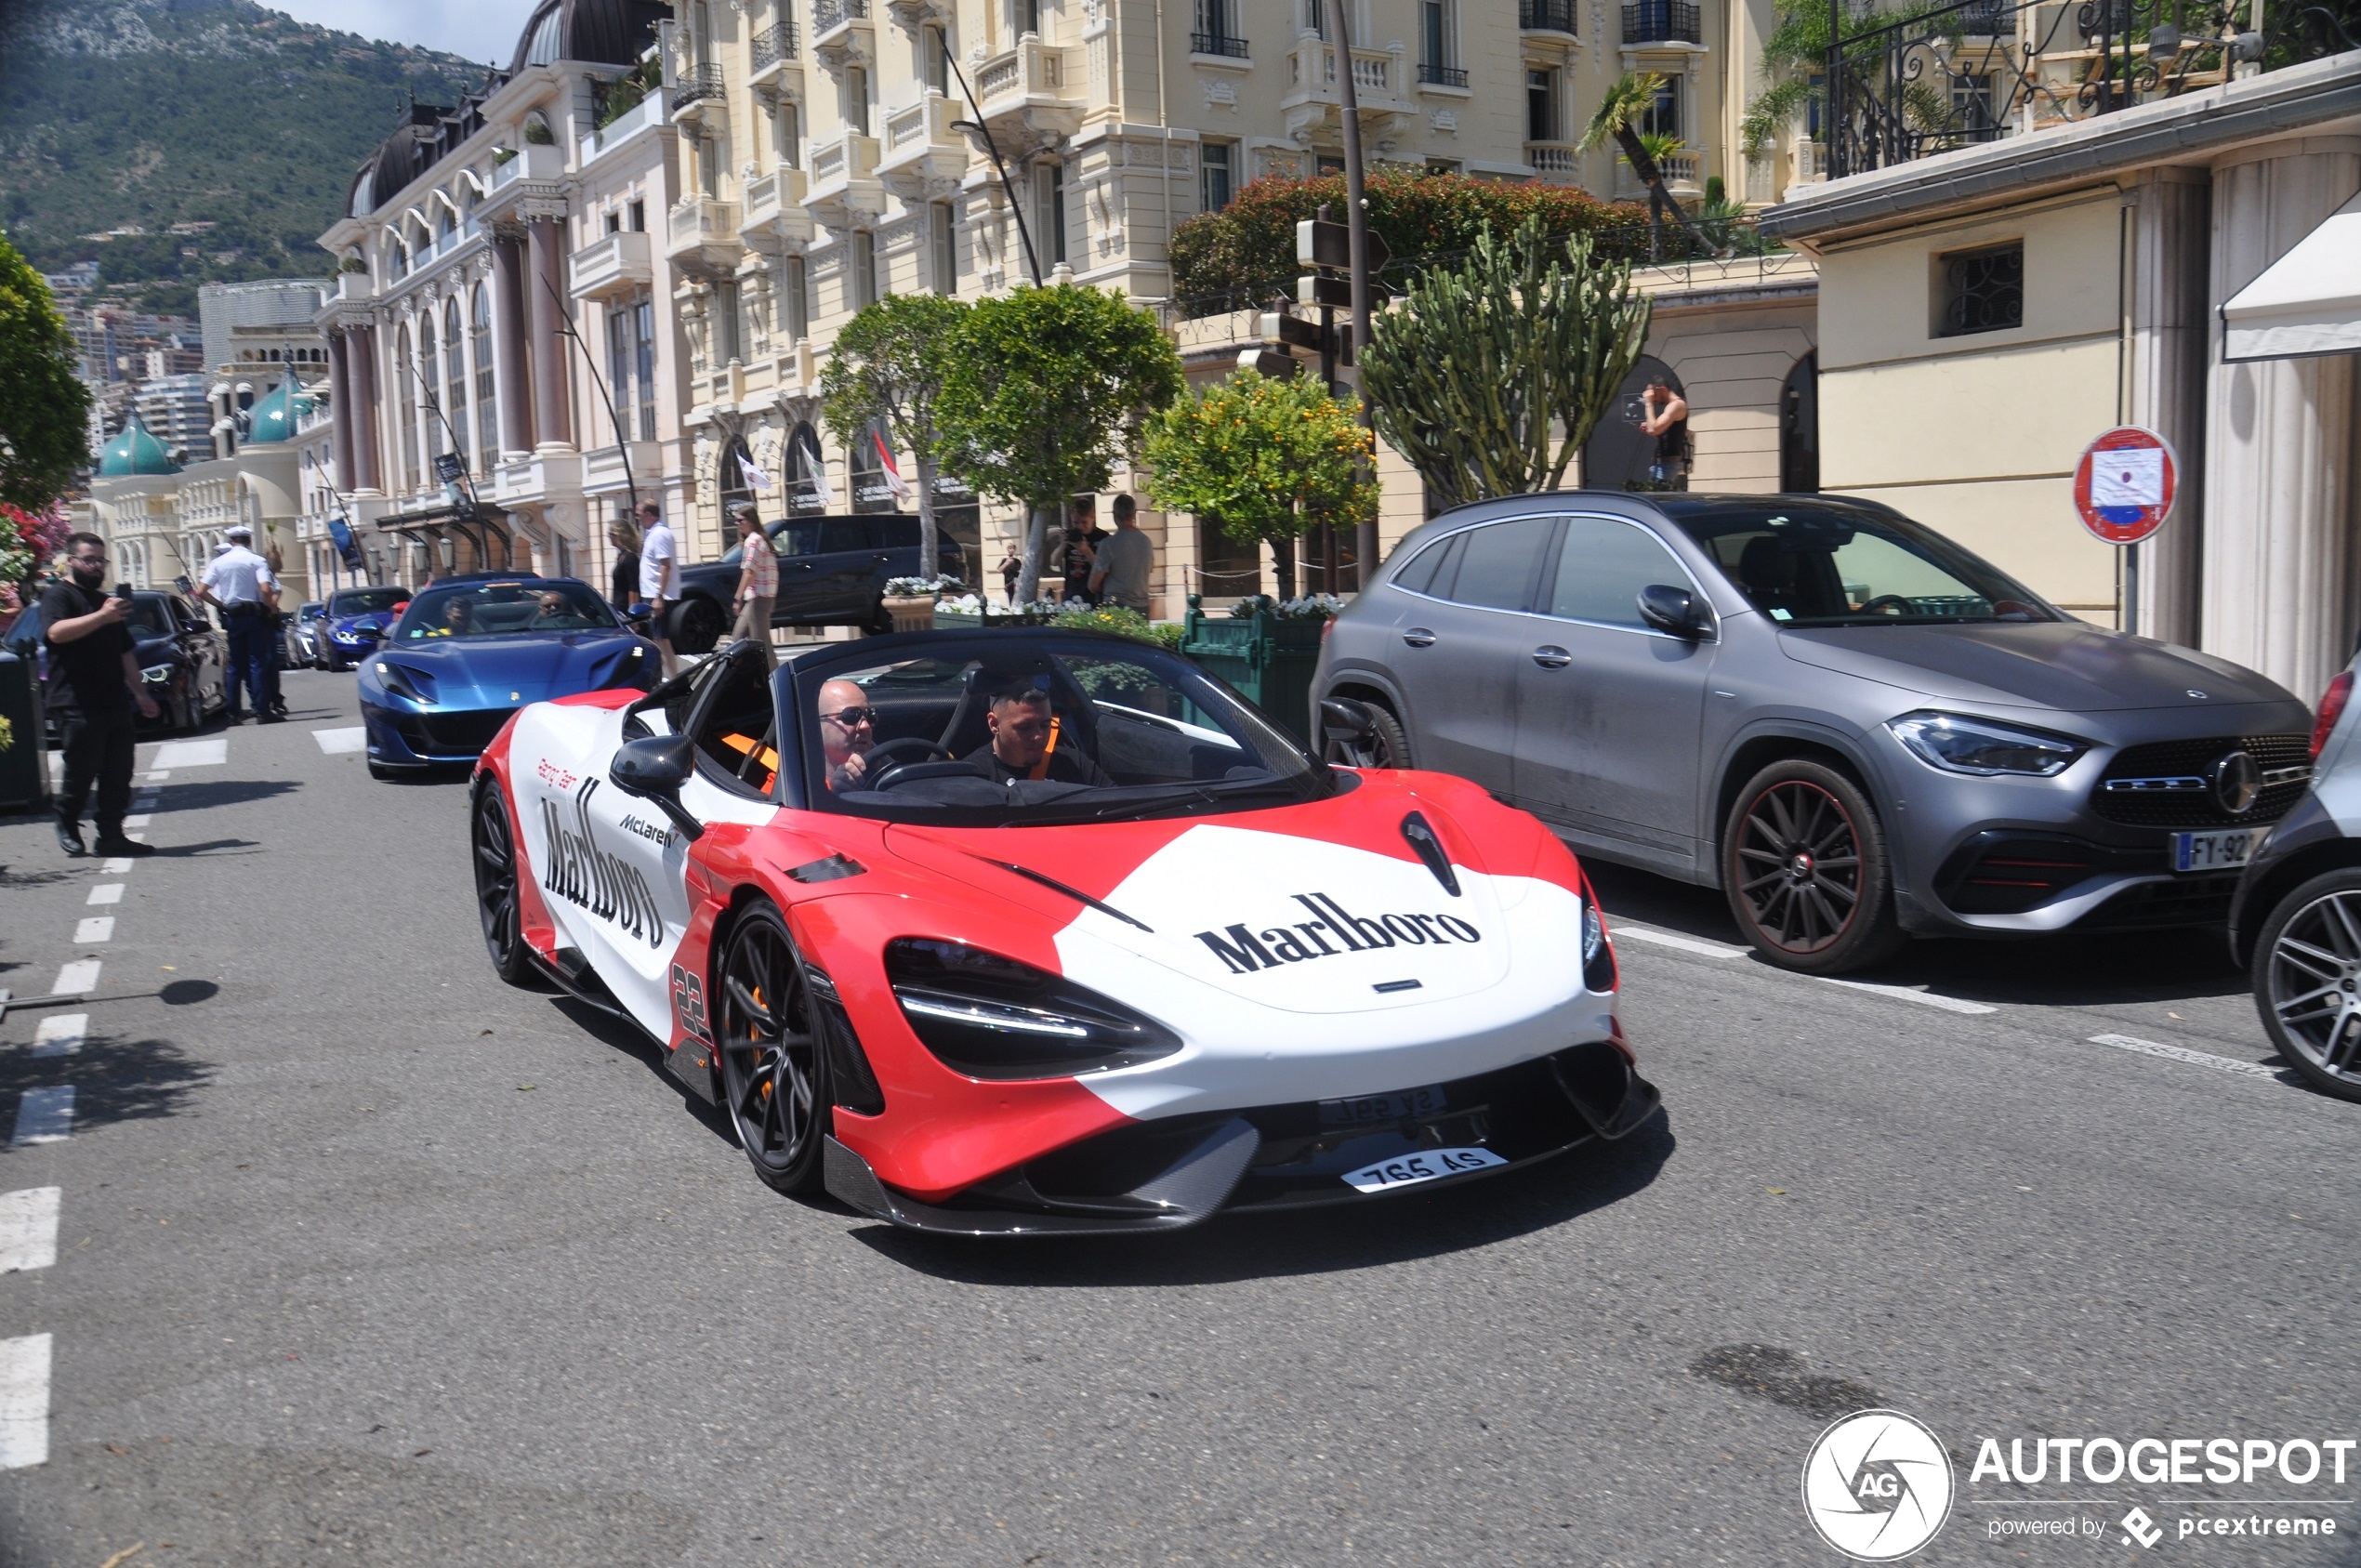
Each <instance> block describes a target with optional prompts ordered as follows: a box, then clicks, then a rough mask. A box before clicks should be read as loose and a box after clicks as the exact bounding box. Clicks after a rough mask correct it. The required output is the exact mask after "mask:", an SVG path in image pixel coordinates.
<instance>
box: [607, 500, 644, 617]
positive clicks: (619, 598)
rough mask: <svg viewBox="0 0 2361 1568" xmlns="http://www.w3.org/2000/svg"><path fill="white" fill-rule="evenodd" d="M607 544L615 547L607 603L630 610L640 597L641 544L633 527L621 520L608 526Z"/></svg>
mask: <svg viewBox="0 0 2361 1568" xmlns="http://www.w3.org/2000/svg"><path fill="white" fill-rule="evenodd" d="M607 543H608V544H610V545H613V547H614V571H613V573H610V574H609V576H608V579H607V602H608V603H610V604H612V605H613V606H614V607H615V608H616V609H617V610H628V609H630V608H631V605H632V601H633V600H636V599H638V598H639V597H640V542H639V540H638V539H636V538H635V537H633V535H632V533H631V525H630V524H629V523H627V522H624V521H622V520H616V521H614V522H611V523H609V524H607Z"/></svg>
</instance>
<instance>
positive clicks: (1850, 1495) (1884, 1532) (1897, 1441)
mask: <svg viewBox="0 0 2361 1568" xmlns="http://www.w3.org/2000/svg"><path fill="white" fill-rule="evenodd" d="M1955 1489H1956V1481H1955V1478H1954V1477H1953V1474H1952V1470H1951V1456H1950V1455H1948V1454H1946V1453H1945V1452H1944V1449H1943V1442H1942V1440H1941V1439H1939V1438H1937V1437H1936V1436H1935V1435H1934V1433H1933V1431H1932V1430H1930V1429H1929V1428H1928V1427H1927V1425H1926V1424H1925V1423H1924V1422H1922V1421H1919V1420H1918V1419H1916V1418H1915V1417H1912V1416H1905V1415H1904V1414H1902V1412H1900V1411H1899V1410H1862V1411H1856V1412H1855V1413H1853V1415H1851V1416H1845V1417H1844V1418H1843V1419H1841V1420H1840V1421H1837V1422H1836V1423H1834V1424H1833V1425H1831V1426H1830V1427H1829V1428H1828V1430H1826V1431H1824V1432H1822V1433H1821V1434H1820V1437H1819V1440H1818V1441H1817V1442H1815V1443H1813V1445H1812V1452H1811V1454H1810V1455H1809V1456H1806V1457H1805V1459H1804V1461H1803V1509H1804V1512H1805V1513H1806V1514H1807V1515H1808V1516H1809V1517H1810V1518H1811V1520H1812V1527H1813V1528H1814V1529H1815V1530H1817V1531H1818V1532H1820V1538H1821V1539H1822V1540H1824V1541H1826V1542H1827V1543H1828V1545H1830V1546H1832V1547H1834V1548H1836V1549H1837V1550H1839V1551H1840V1552H1842V1553H1844V1555H1845V1556H1847V1557H1849V1558H1852V1559H1853V1561H1856V1562H1892V1561H1895V1560H1896V1559H1898V1558H1905V1557H1907V1556H1909V1555H1910V1554H1911V1553H1912V1552H1914V1551H1917V1550H1918V1549H1919V1548H1920V1547H1922V1546H1925V1545H1926V1544H1927V1543H1928V1542H1929V1541H1932V1540H1933V1539H1934V1537H1935V1535H1936V1533H1937V1532H1938V1531H1940V1530H1941V1529H1942V1528H1943V1523H1944V1521H1945V1520H1946V1519H1948V1518H1950V1517H1951V1501H1952V1496H1953V1494H1954V1491H1955Z"/></svg>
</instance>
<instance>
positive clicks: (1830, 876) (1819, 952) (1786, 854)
mask: <svg viewBox="0 0 2361 1568" xmlns="http://www.w3.org/2000/svg"><path fill="white" fill-rule="evenodd" d="M1721 842H1722V850H1721V858H1722V863H1721V883H1722V889H1723V890H1724V891H1725V892H1726V893H1727V894H1728V896H1729V900H1730V912H1731V913H1732V914H1733V915H1734V916H1736V917H1737V921H1738V929H1740V930H1741V931H1742V932H1744V933H1745V935H1746V938H1747V940H1748V942H1751V943H1752V944H1753V946H1754V948H1755V951H1757V952H1758V953H1760V954H1761V955H1762V956H1763V957H1765V958H1767V959H1769V960H1770V961H1771V962H1772V963H1774V964H1776V965H1777V966H1778V967H1779V968H1783V969H1794V970H1797V971H1799V972H1800V973H1804V974H1838V973H1840V972H1842V971H1844V970H1846V969H1853V968H1860V967H1861V966H1862V965H1864V964H1867V963H1871V962H1874V961H1875V960H1877V959H1879V958H1881V957H1883V956H1885V955H1888V954H1890V953H1892V952H1893V951H1894V950H1895V949H1896V948H1898V947H1900V946H1901V944H1902V943H1903V942H1904V941H1905V940H1906V938H1905V936H1904V933H1903V932H1902V930H1901V929H1900V928H1899V927H1898V926H1897V925H1896V924H1895V923H1894V919H1893V876H1892V868H1891V863H1890V862H1889V860H1888V858H1887V853H1886V843H1885V832H1884V829H1883V828H1882V826H1881V825H1880V824H1879V822H1878V815H1877V810H1876V809H1875V808H1874V807H1872V806H1871V805H1870V804H1869V800H1868V797H1866V796H1865V795H1864V794H1863V793H1862V791H1861V788H1860V786H1859V785H1857V784H1854V783H1853V781H1852V780H1851V779H1849V778H1847V777H1845V776H1844V775H1843V774H1842V773H1840V772H1838V771H1836V770H1835V769H1833V768H1828V767H1824V766H1822V765H1821V764H1819V763H1817V762H1807V761H1803V760H1800V759H1790V760H1787V761H1784V762H1774V763H1773V764H1772V765H1771V766H1770V767H1768V768H1765V769H1763V770H1762V771H1761V772H1760V773H1757V774H1756V775H1755V776H1754V777H1753V778H1752V779H1751V780H1749V781H1748V784H1747V786H1746V788H1745V789H1743V790H1741V791H1739V792H1738V800H1737V804H1736V806H1735V807H1734V809H1733V810H1732V811H1731V813H1730V821H1729V824H1728V826H1727V827H1726V829H1725V830H1724V832H1723V834H1722V840H1721Z"/></svg>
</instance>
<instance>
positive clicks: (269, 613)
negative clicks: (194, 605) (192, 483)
mask: <svg viewBox="0 0 2361 1568" xmlns="http://www.w3.org/2000/svg"><path fill="white" fill-rule="evenodd" d="M221 536H222V537H223V538H224V539H226V540H228V541H229V543H230V547H229V548H228V549H226V550H224V551H222V552H221V553H220V554H219V555H218V556H215V557H214V558H213V560H210V561H208V562H206V563H205V569H204V581H203V582H202V583H200V584H198V585H197V597H198V598H199V599H202V600H204V601H205V602H206V603H207V604H210V605H212V606H214V607H215V608H216V609H218V610H219V611H220V612H221V619H222V629H223V630H225V631H226V632H228V633H229V636H230V670H229V677H228V679H226V680H224V681H223V683H222V685H223V688H224V690H223V692H222V694H223V695H224V696H226V697H228V698H229V700H230V722H231V723H232V724H243V723H244V722H245V717H246V716H245V714H244V712H243V711H241V709H240V707H239V705H238V688H239V683H240V682H241V681H244V684H245V691H246V694H247V695H248V696H249V697H250V698H252V700H253V702H254V712H255V717H256V718H258V719H260V720H261V721H262V722H263V723H265V724H276V723H278V722H279V721H280V718H281V717H282V716H281V715H279V714H276V713H273V712H271V703H270V639H271V638H272V636H273V635H275V632H276V628H277V625H278V609H279V580H278V579H277V578H275V577H273V576H272V575H271V574H270V562H269V561H267V560H263V559H262V558H261V557H260V556H258V555H257V554H255V553H254V549H253V545H254V530H253V529H251V528H248V527H247V526H246V525H245V524H244V523H235V524H232V525H231V526H230V527H228V528H225V529H223V530H222V531H221Z"/></svg>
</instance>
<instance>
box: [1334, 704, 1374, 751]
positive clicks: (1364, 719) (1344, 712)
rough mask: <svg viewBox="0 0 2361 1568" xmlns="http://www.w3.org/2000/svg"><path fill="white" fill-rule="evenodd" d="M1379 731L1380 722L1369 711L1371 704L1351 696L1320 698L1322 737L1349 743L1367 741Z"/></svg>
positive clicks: (1340, 742) (1339, 742)
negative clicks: (1353, 698) (1355, 699)
mask: <svg viewBox="0 0 2361 1568" xmlns="http://www.w3.org/2000/svg"><path fill="white" fill-rule="evenodd" d="M1377 732H1378V722H1377V720H1376V718H1373V717H1371V715H1370V713H1369V705H1368V704H1366V703H1356V702H1354V701H1353V700H1352V698H1350V697H1323V698H1321V699H1320V738H1321V739H1322V740H1324V741H1334V742H1336V743H1338V744H1351V743H1352V742H1355V741H1361V742H1366V741H1368V740H1370V739H1372V738H1373V737H1374V736H1375V735H1376V734H1377Z"/></svg>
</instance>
